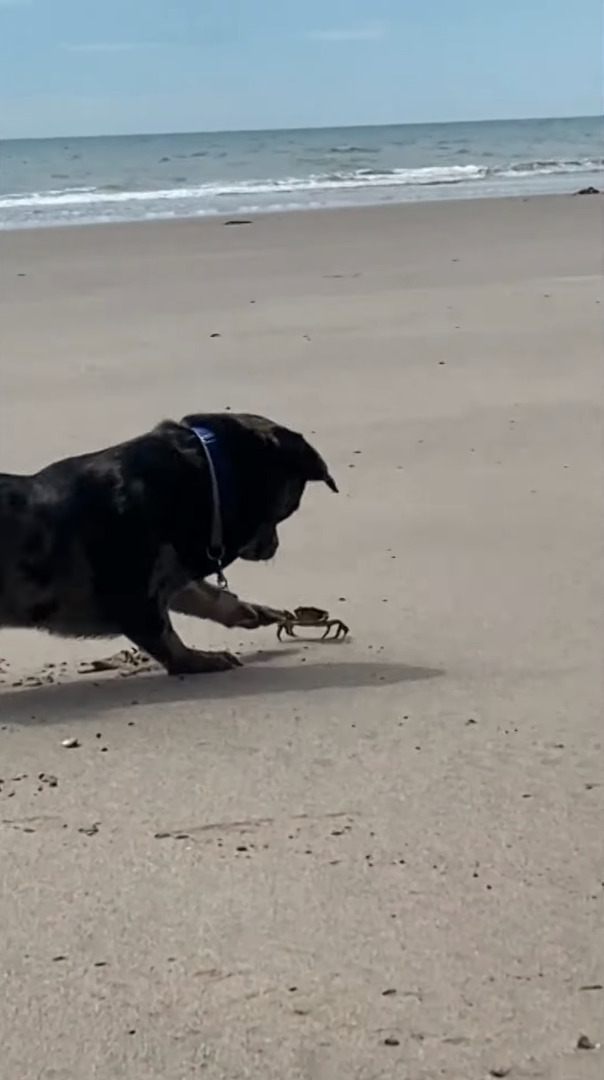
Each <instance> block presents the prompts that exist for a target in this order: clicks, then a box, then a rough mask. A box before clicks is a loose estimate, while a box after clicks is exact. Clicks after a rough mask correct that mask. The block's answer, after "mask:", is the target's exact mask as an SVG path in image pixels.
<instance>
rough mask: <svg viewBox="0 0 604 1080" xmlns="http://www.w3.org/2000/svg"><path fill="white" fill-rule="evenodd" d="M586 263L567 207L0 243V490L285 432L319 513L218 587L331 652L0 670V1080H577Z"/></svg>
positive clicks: (592, 346) (588, 354) (588, 765)
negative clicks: (144, 435) (145, 451)
mask: <svg viewBox="0 0 604 1080" xmlns="http://www.w3.org/2000/svg"><path fill="white" fill-rule="evenodd" d="M601 251H602V200H601V199H598V198H595V197H594V198H593V199H573V198H570V197H561V198H552V199H549V198H543V199H536V200H522V199H517V200H513V201H509V202H495V201H492V202H486V201H485V202H474V203H463V204H457V205H456V204H453V203H451V204H442V205H431V206H426V205H424V206H419V207H396V208H394V207H393V208H386V209H372V210H363V211H342V212H333V213H318V214H314V215H313V214H304V215H295V214H292V215H290V216H275V217H263V218H256V219H255V220H254V221H253V222H252V224H250V225H245V226H243V225H242V226H238V227H237V226H231V227H225V226H224V224H222V223H221V222H210V223H193V222H190V221H188V222H176V223H169V224H160V223H158V224H152V225H146V226H132V227H130V226H123V227H117V228H114V227H103V228H97V229H78V230H68V229H65V230H56V231H32V232H21V233H13V234H3V235H1V236H0V253H1V258H0V301H1V304H2V309H1V312H0V433H1V435H0V443H1V446H0V449H1V464H2V468H4V469H5V470H11V469H13V470H23V471H24V470H28V469H33V468H35V467H37V466H41V465H42V464H43V463H45V462H46V461H47V460H49V459H51V458H53V457H56V456H62V455H66V454H70V453H74V452H78V451H81V450H85V449H92V448H94V447H96V446H101V445H104V444H107V443H109V442H112V441H117V440H119V439H121V438H122V437H124V436H128V435H131V434H134V433H137V432H138V431H140V430H144V429H145V428H146V427H148V426H149V425H151V424H152V423H154V422H155V421H156V420H157V419H159V418H161V417H162V416H164V415H172V416H179V415H181V414H182V413H183V412H186V411H189V410H190V409H199V410H203V409H208V410H212V409H222V408H225V407H227V406H228V407H231V408H233V409H245V410H255V411H261V412H265V413H267V414H269V415H273V416H275V417H276V418H278V419H280V420H282V421H283V422H286V423H288V424H290V425H293V426H299V427H300V428H301V429H302V430H303V431H304V432H305V433H307V434H310V433H311V432H312V433H313V438H314V440H315V441H316V444H317V445H318V447H319V448H320V449H321V451H323V452H324V453H325V455H326V457H327V459H328V461H329V463H330V466H331V468H332V470H333V472H334V475H335V476H336V477H337V479H338V481H339V483H340V485H341V489H342V494H341V495H340V497H339V498H336V497H334V496H333V495H331V494H330V493H329V492H328V491H327V490H326V489H322V490H318V489H314V490H312V491H309V492H308V494H307V496H306V499H305V502H304V504H303V507H302V509H301V511H300V513H299V514H298V515H297V516H296V517H295V518H294V519H293V520H291V521H290V522H288V523H287V524H286V525H285V526H284V527H283V529H282V550H281V552H280V554H279V557H278V559H277V560H276V562H275V564H274V565H273V566H270V567H268V568H265V567H258V566H256V567H254V566H250V565H247V566H243V565H241V566H237V567H235V568H234V569H233V570H232V572H231V575H230V578H231V584H232V586H234V587H235V588H237V589H238V590H240V591H241V592H242V593H243V594H244V595H245V596H247V597H248V598H250V599H258V600H262V601H265V602H267V603H272V604H277V605H280V606H283V605H285V606H288V607H291V606H294V605H295V604H297V603H311V604H312V603H314V604H319V605H321V606H325V607H329V608H330V609H331V610H332V612H333V613H335V614H341V615H342V616H343V617H344V618H345V619H346V621H347V622H348V623H350V625H351V627H352V630H353V638H352V640H351V641H350V642H349V643H347V644H343V645H325V646H321V645H316V646H314V645H313V646H306V647H305V646H304V645H300V646H298V647H296V646H293V647H292V646H285V645H283V646H278V645H277V644H276V642H275V639H274V636H273V632H272V631H262V632H258V633H255V634H253V635H249V636H248V637H245V638H244V636H243V634H238V633H237V632H236V633H235V634H233V635H230V636H229V635H228V633H227V632H226V631H224V632H223V631H221V630H220V629H218V628H216V627H211V626H207V625H205V624H197V625H195V624H193V623H191V622H189V623H188V624H187V625H185V626H184V630H185V634H186V637H187V638H188V640H190V641H192V642H197V643H206V644H207V643H210V644H211V645H213V646H218V645H220V646H223V645H224V644H230V645H233V644H234V645H235V646H236V647H239V643H241V648H242V652H243V655H244V656H245V657H247V660H248V663H247V666H246V667H245V668H244V669H243V670H241V671H237V672H234V673H230V674H227V675H217V676H210V677H205V678H203V677H200V678H198V679H189V680H185V681H178V680H176V681H172V680H169V679H168V678H166V677H163V676H161V675H143V676H140V675H139V676H136V677H134V678H130V679H123V678H119V677H116V676H115V675H105V676H101V677H97V678H95V677H94V676H88V677H86V678H84V677H82V676H78V675H77V674H76V673H75V665H76V664H77V662H78V660H80V659H81V658H83V657H90V656H95V655H96V656H98V655H103V654H104V653H106V652H107V651H109V650H110V649H111V648H112V646H106V645H105V644H104V643H101V644H100V645H99V644H98V643H97V644H96V645H91V644H89V643H88V644H82V643H65V642H61V641H58V642H57V641H51V640H50V639H45V638H43V637H41V636H40V637H38V636H36V635H26V634H22V635H19V634H13V633H3V634H2V635H1V636H0V654H1V655H2V656H4V657H6V659H7V660H9V661H10V668H8V670H7V674H6V675H5V676H4V678H5V682H4V684H3V686H2V687H0V710H1V724H2V728H1V731H0V747H1V753H0V760H1V763H2V766H1V769H0V775H1V776H2V778H3V782H2V784H0V792H1V793H0V803H1V807H2V814H1V825H0V838H1V852H0V859H1V867H2V878H1V880H2V892H1V901H0V922H1V925H2V933H3V946H4V949H3V957H2V970H3V1005H2V1011H3V1022H2V1032H1V1034H2V1038H1V1047H2V1050H1V1055H2V1074H3V1075H6V1077H11V1078H14V1080H92V1078H94V1080H125V1078H128V1080H185V1078H188V1077H208V1078H209V1080H223V1078H224V1080H239V1078H253V1080H378V1078H379V1080H433V1078H434V1080H436V1078H439V1080H440V1078H446V1080H481V1078H483V1077H488V1076H489V1075H493V1076H503V1075H506V1070H509V1072H508V1073H507V1075H509V1076H510V1077H512V1078H516V1077H543V1078H547V1080H584V1078H594V1080H595V1078H596V1077H598V1078H599V1077H601V1076H602V1074H603V1072H604V1056H603V1052H602V1050H601V1049H597V1048H595V1049H592V1050H587V1049H586V1050H583V1049H577V1048H576V1047H577V1040H578V1039H579V1036H580V1035H581V1034H585V1035H586V1036H588V1037H589V1039H590V1040H592V1042H593V1043H596V1044H597V1043H601V1042H603V1041H604V991H603V990H602V986H603V984H604V932H603V930H604V922H603V917H602V904H603V899H604V861H603V857H602V822H603V820H604V817H603V814H604V786H603V781H604V777H603V771H602V737H603V734H604V731H603V724H602V705H603V696H604V695H603V687H602V667H601V651H602V643H603V630H604V623H603V615H602V580H603V575H602V570H603V560H602V551H603V543H602V542H603V528H602V525H603V514H602V510H603V507H602V498H601V493H602V480H603V475H602V473H603V469H602V454H601V451H602V415H601V404H602V398H601V394H602V379H601V358H602V336H601V314H602V306H600V300H601V297H602V288H601V286H602V278H601ZM213 334H219V335H220V336H219V337H212V335H213ZM184 622H185V621H184V620H183V623H184ZM113 647H114V646H113ZM62 660H64V661H66V662H67V664H68V667H67V669H66V671H65V674H64V675H63V676H61V685H49V686H42V687H34V688H27V687H20V688H19V687H13V686H12V685H11V684H12V683H13V682H15V681H17V682H18V681H20V680H21V679H23V678H25V677H26V676H27V675H28V674H29V675H31V674H32V673H35V672H38V671H39V670H40V668H41V665H43V664H44V663H45V662H51V663H60V662H61V661H62ZM54 670H56V669H54ZM65 738H75V739H77V740H78V742H79V744H80V745H79V746H77V747H76V748H74V749H71V750H66V749H64V748H63V747H62V746H61V742H62V740H63V739H65ZM42 774H43V775H42ZM53 778H56V782H55V780H53Z"/></svg>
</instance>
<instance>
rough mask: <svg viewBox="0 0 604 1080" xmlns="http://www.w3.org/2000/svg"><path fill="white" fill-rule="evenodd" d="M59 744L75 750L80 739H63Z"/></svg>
mask: <svg viewBox="0 0 604 1080" xmlns="http://www.w3.org/2000/svg"><path fill="white" fill-rule="evenodd" d="M61 746H63V747H64V748H65V750H75V749H76V748H77V747H78V746H80V741H79V739H63V741H62V743H61Z"/></svg>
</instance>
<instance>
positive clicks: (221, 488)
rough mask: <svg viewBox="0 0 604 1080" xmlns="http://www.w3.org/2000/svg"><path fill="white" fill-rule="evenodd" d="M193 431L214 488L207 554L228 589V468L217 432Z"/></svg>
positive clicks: (197, 428) (205, 428)
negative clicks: (225, 538) (225, 533)
mask: <svg viewBox="0 0 604 1080" xmlns="http://www.w3.org/2000/svg"><path fill="white" fill-rule="evenodd" d="M191 431H192V432H194V434H195V435H197V438H198V439H199V441H200V443H201V445H202V446H203V448H204V451H205V455H206V461H207V463H208V472H209V474H210V486H211V489H212V523H211V528H210V543H209V544H208V549H207V555H208V558H209V559H210V560H211V562H213V563H214V565H215V567H216V579H217V581H218V584H219V585H220V586H221V588H223V589H226V588H228V583H227V580H226V578H225V576H224V572H223V567H224V562H225V555H226V551H225V546H224V527H223V526H224V520H223V504H224V495H225V489H228V485H227V483H226V480H227V475H226V474H227V470H226V467H225V461H224V457H223V455H222V454H221V453H220V443H219V441H218V439H217V437H216V434H215V432H213V431H212V430H211V428H208V427H191Z"/></svg>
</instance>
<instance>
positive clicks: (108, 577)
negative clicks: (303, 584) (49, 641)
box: [0, 413, 337, 675]
mask: <svg viewBox="0 0 604 1080" xmlns="http://www.w3.org/2000/svg"><path fill="white" fill-rule="evenodd" d="M310 480H319V481H324V482H325V483H326V484H327V485H328V486H329V487H330V488H331V490H332V491H337V488H336V485H335V483H334V481H333V480H332V478H331V476H330V475H329V472H328V469H327V466H326V464H325V462H324V461H323V459H322V458H321V457H320V455H319V454H318V453H317V451H316V450H314V449H313V447H312V446H310V444H309V443H308V442H306V440H305V439H304V438H303V437H302V435H298V434H296V433H295V432H293V431H289V430H288V429H287V428H284V427H280V426H279V425H278V424H274V423H273V422H272V421H270V420H266V419H265V418H264V417H260V416H248V415H244V414H239V415H236V414H231V413H224V414H223V413H217V414H208V415H195V416H186V417H184V419H183V420H181V421H180V423H174V422H172V421H166V422H165V423H163V424H160V425H159V426H158V427H157V428H155V429H154V430H153V431H151V432H149V433H148V434H146V435H141V436H140V437H139V438H136V439H132V440H131V441H130V442H125V443H122V444H120V445H119V446H115V447H112V448H111V449H108V450H100V451H98V452H96V453H92V454H85V455H83V456H82V457H76V458H69V459H67V460H65V461H60V462H57V463H55V464H53V465H49V466H48V467H47V468H45V469H43V470H42V471H41V472H39V473H36V474H35V475H34V476H12V475H6V474H4V475H0V627H2V626H12V627H35V628H38V629H42V630H48V631H49V632H50V633H54V634H62V635H64V636H68V637H112V636H117V635H120V634H123V635H125V636H126V637H128V638H130V640H131V641H132V642H134V644H135V645H137V646H138V647H139V648H140V649H142V650H144V651H145V652H146V653H148V654H149V655H151V656H152V657H154V659H155V660H158V661H159V663H160V664H162V665H163V666H164V667H165V669H166V670H167V671H168V672H169V673H170V674H172V675H175V674H184V673H193V672H203V671H222V670H225V669H226V668H230V667H234V666H236V665H237V664H238V663H239V661H238V660H237V659H236V658H235V657H234V656H232V655H231V654H229V653H207V652H199V651H197V650H195V649H189V648H187V647H186V646H185V645H184V644H183V642H182V641H181V640H180V638H179V637H178V635H177V634H176V632H175V630H174V629H173V627H172V625H171V622H170V616H169V612H170V610H172V611H178V612H182V613H184V614H186V615H194V616H197V617H199V618H203V619H212V620H213V621H215V622H218V623H221V624H222V625H223V626H241V627H245V628H247V629H253V628H256V627H258V626H267V625H270V624H271V623H277V622H280V621H281V620H282V619H283V617H284V616H285V615H286V614H287V613H286V612H284V611H276V610H274V609H272V608H267V607H263V606H261V605H256V604H247V603H244V602H242V601H240V600H239V599H238V598H237V597H236V596H234V595H233V594H232V593H229V592H227V591H225V590H223V589H220V588H216V587H215V586H213V585H210V584H209V583H208V582H206V581H204V579H205V578H206V577H207V576H208V575H211V574H212V573H213V572H218V574H219V576H220V575H221V574H222V571H223V569H224V568H225V567H227V566H228V565H229V564H230V563H232V562H233V561H234V560H235V559H237V558H242V559H251V560H263V559H271V558H272V557H273V555H274V554H275V552H276V551H277V548H278V546H279V540H278V536H277V525H278V524H279V522H281V521H284V520H285V519H286V518H288V517H289V516H290V515H291V514H293V513H294V511H295V510H297V509H298V506H299V505H300V500H301V498H302V494H303V492H304V488H305V485H306V483H307V482H308V481H310Z"/></svg>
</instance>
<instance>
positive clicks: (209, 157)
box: [0, 117, 604, 228]
mask: <svg viewBox="0 0 604 1080" xmlns="http://www.w3.org/2000/svg"><path fill="white" fill-rule="evenodd" d="M603 155H604V124H603V120H602V118H600V117H584V118H576V119H564V120H514V121H489V122H480V123H456V124H412V125H408V124H401V125H392V126H388V127H359V128H354V127H346V128H318V129H309V130H295V131H294V130H292V131H252V132H249V131H245V132H222V133H206V134H204V133H201V134H197V135H196V134H186V135H132V136H120V137H101V138H65V139H23V140H7V141H0V228H23V227H31V226H41V225H78V224H84V223H90V222H98V223H101V222H116V221H148V220H152V219H157V218H183V217H204V216H208V215H216V214H220V215H229V216H231V215H236V214H255V213H261V212H265V211H274V210H304V209H311V208H312V209H315V208H323V207H339V206H360V205H368V204H377V203H379V204H383V203H397V202H416V201H420V200H426V199H461V198H464V199H466V198H477V197H485V196H486V197H493V196H502V195H531V194H546V193H550V192H571V191H576V190H577V189H578V188H581V187H585V186H595V187H600V186H604V156H603Z"/></svg>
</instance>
